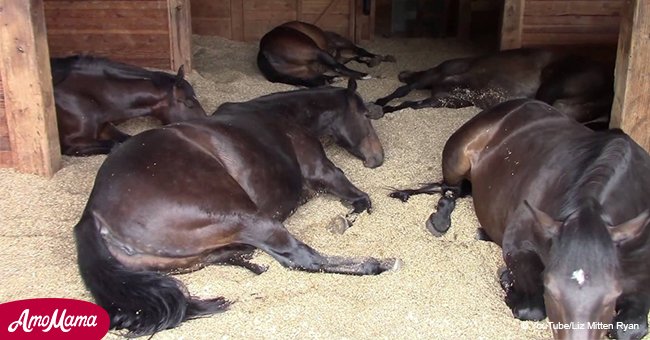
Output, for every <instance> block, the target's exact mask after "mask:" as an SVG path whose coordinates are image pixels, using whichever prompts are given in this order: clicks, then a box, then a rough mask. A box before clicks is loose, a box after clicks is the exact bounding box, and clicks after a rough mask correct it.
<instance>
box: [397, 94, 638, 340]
mask: <svg viewBox="0 0 650 340" xmlns="http://www.w3.org/2000/svg"><path fill="white" fill-rule="evenodd" d="M442 158H443V159H442V172H443V180H442V182H437V183H429V184H426V185H424V186H423V187H421V188H418V189H406V190H397V191H394V192H392V193H391V194H390V196H391V197H394V198H399V199H401V200H402V201H406V200H408V198H409V197H410V196H411V195H415V194H422V193H426V194H433V193H441V194H442V197H441V198H440V200H439V203H438V208H437V212H436V213H433V214H431V216H430V217H429V219H428V220H427V223H426V226H427V229H428V230H429V231H430V232H432V233H433V234H434V235H442V234H443V233H445V232H447V230H448V229H449V227H450V225H451V220H450V215H451V212H452V211H453V209H454V207H455V201H456V199H458V198H459V197H462V196H466V195H468V194H471V196H472V198H473V202H474V208H475V211H476V216H477V217H478V220H479V222H480V225H481V229H482V231H483V232H484V233H485V234H486V235H487V236H488V237H489V239H491V240H492V241H493V242H495V243H496V244H498V245H500V246H501V247H502V252H503V259H504V261H505V264H506V269H505V270H504V271H502V272H501V274H500V279H499V280H500V283H501V286H502V288H503V289H504V291H505V293H506V296H505V302H506V304H507V305H508V307H509V308H510V309H511V310H512V313H513V315H514V316H515V317H516V318H518V319H521V320H542V319H543V318H545V317H546V315H548V318H549V321H550V322H551V323H552V325H553V328H552V329H553V335H554V337H555V338H557V339H565V338H566V339H568V338H571V339H578V338H580V339H597V338H601V337H602V336H603V335H604V333H605V332H606V331H607V330H609V333H610V334H609V335H610V336H613V337H615V338H620V339H639V338H641V337H643V336H644V335H645V334H647V330H648V324H647V317H648V310H649V308H650V288H649V287H650V275H649V274H648V273H650V235H649V233H648V230H647V229H649V228H648V227H647V225H648V222H650V213H649V211H650V197H649V196H648V192H650V178H649V177H648V176H647V174H648V173H650V155H648V153H647V152H646V151H645V150H643V149H642V148H641V147H640V146H639V145H638V144H636V143H635V142H634V141H633V140H632V139H631V138H630V137H629V136H628V135H626V134H625V133H623V132H622V131H620V130H615V129H613V130H610V131H593V130H591V129H589V128H587V127H585V126H584V125H582V124H580V123H578V122H576V121H575V120H574V119H572V118H571V117H569V116H567V115H565V114H564V113H562V112H560V111H558V110H557V109H555V108H553V107H551V106H549V105H548V104H545V103H543V102H541V101H536V100H528V99H518V100H513V101H508V102H505V103H501V104H498V105H497V106H495V107H493V108H490V109H488V110H485V111H482V112H480V113H479V114H478V115H477V116H475V117H473V118H472V119H470V120H469V121H468V122H467V123H466V124H464V125H463V126H461V127H460V128H459V129H458V130H457V131H456V132H454V133H453V134H452V136H451V137H450V138H449V140H448V141H447V142H446V144H445V147H444V150H443V155H442ZM558 325H560V326H561V325H565V327H557V326H558ZM566 325H576V327H566ZM594 325H596V326H594Z"/></svg>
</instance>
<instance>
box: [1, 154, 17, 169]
mask: <svg viewBox="0 0 650 340" xmlns="http://www.w3.org/2000/svg"><path fill="white" fill-rule="evenodd" d="M13 167H14V154H13V152H11V151H0V168H13Z"/></svg>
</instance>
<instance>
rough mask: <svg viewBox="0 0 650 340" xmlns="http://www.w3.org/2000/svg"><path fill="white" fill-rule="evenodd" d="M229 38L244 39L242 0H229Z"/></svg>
mask: <svg viewBox="0 0 650 340" xmlns="http://www.w3.org/2000/svg"><path fill="white" fill-rule="evenodd" d="M230 16H231V20H232V24H231V28H230V31H231V32H232V37H231V39H233V40H239V41H242V40H244V0H230Z"/></svg>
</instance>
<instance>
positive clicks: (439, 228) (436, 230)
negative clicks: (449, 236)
mask: <svg viewBox="0 0 650 340" xmlns="http://www.w3.org/2000/svg"><path fill="white" fill-rule="evenodd" d="M449 227H451V221H450V220H449V218H444V217H440V216H438V214H432V215H431V216H430V217H429V219H428V220H427V224H426V228H427V230H429V232H430V233H431V234H433V236H436V237H440V236H442V235H444V234H445V233H447V230H449Z"/></svg>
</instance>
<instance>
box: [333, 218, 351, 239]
mask: <svg viewBox="0 0 650 340" xmlns="http://www.w3.org/2000/svg"><path fill="white" fill-rule="evenodd" d="M351 226H352V224H351V223H350V222H349V221H348V220H347V219H345V218H343V217H342V216H336V217H334V218H333V219H332V221H331V222H330V223H329V225H328V226H327V230H329V231H330V232H331V233H332V234H339V235H342V234H343V233H345V231H346V230H348V229H349V228H350V227H351Z"/></svg>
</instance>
